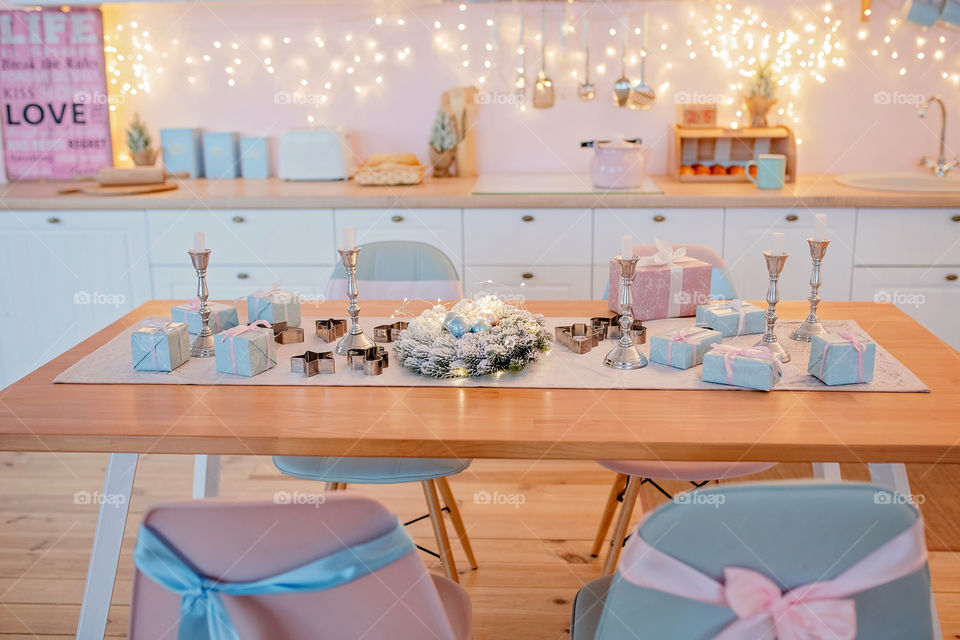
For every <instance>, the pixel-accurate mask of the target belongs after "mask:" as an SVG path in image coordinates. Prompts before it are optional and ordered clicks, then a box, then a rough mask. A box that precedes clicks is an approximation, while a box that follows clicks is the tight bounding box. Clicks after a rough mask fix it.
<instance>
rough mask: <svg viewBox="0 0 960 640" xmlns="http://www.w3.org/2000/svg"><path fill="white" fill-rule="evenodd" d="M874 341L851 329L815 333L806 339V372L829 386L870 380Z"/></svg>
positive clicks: (874, 356)
mask: <svg viewBox="0 0 960 640" xmlns="http://www.w3.org/2000/svg"><path fill="white" fill-rule="evenodd" d="M876 359H877V343H876V342H874V341H873V340H871V339H870V338H867V337H866V336H862V335H859V334H856V333H853V332H847V331H841V332H839V333H827V334H826V335H816V336H813V338H812V339H811V340H810V361H809V362H808V363H807V372H808V373H809V374H810V375H812V376H814V377H816V378H819V379H820V380H822V381H823V382H824V383H826V384H828V385H830V386H833V385H837V384H858V383H861V382H870V381H871V380H873V367H874V364H875V363H876Z"/></svg>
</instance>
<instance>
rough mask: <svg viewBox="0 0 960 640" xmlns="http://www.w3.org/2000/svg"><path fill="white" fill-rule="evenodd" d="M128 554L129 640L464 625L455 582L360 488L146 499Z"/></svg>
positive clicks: (388, 632)
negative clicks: (430, 565)
mask: <svg viewBox="0 0 960 640" xmlns="http://www.w3.org/2000/svg"><path fill="white" fill-rule="evenodd" d="M284 496H285V497H284ZM133 557H134V562H135V564H136V571H135V574H134V581H133V596H132V604H131V608H130V634H129V636H130V638H131V640H159V639H160V638H166V639H168V640H169V639H171V638H177V639H178V640H239V639H240V638H277V639H279V638H310V639H311V640H313V639H321V640H322V639H330V640H341V639H342V638H359V637H363V638H369V639H378V638H383V639H387V638H389V639H391V640H395V639H402V640H419V639H420V638H443V639H448V640H466V639H468V638H469V637H470V626H471V621H470V618H471V611H470V601H469V598H468V597H467V594H466V592H465V591H464V590H463V589H462V588H461V587H460V586H459V585H457V584H455V583H454V582H452V581H450V580H448V579H446V578H443V577H440V576H432V575H429V574H428V573H427V571H426V569H425V568H424V566H423V564H422V563H421V562H420V560H419V558H418V557H417V555H416V549H415V547H414V545H413V542H412V541H411V540H410V537H409V536H408V535H407V532H406V530H405V528H404V526H403V525H402V523H400V522H399V521H398V520H397V518H396V516H394V515H393V514H391V513H390V512H388V511H387V510H386V509H385V508H384V507H383V506H381V505H380V504H379V503H377V502H376V501H374V500H372V499H370V498H365V497H362V496H353V495H335V496H325V495H317V496H311V495H302V494H277V496H275V500H274V501H273V502H235V501H217V500H203V501H194V502H183V503H170V504H164V505H158V506H155V507H153V508H151V509H150V510H149V512H148V513H147V514H146V516H145V517H144V521H143V524H142V525H141V527H140V532H139V535H138V538H137V545H136V548H135V549H134V553H133Z"/></svg>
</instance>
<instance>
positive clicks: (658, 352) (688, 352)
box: [650, 327, 723, 369]
mask: <svg viewBox="0 0 960 640" xmlns="http://www.w3.org/2000/svg"><path fill="white" fill-rule="evenodd" d="M722 340H723V336H722V335H720V332H719V331H714V330H713V329H708V328H706V327H687V328H686V329H680V330H678V331H668V332H666V333H661V334H659V335H655V336H653V337H652V338H650V359H651V360H653V361H654V362H657V363H659V364H665V365H669V366H671V367H674V368H676V369H689V368H690V367H695V366H696V365H698V364H700V363H702V362H703V356H704V355H705V354H706V353H707V352H708V351H710V349H711V347H713V345H715V344H718V343H719V342H721V341H722Z"/></svg>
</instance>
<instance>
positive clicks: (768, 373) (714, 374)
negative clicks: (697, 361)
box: [702, 344, 783, 391]
mask: <svg viewBox="0 0 960 640" xmlns="http://www.w3.org/2000/svg"><path fill="white" fill-rule="evenodd" d="M782 377H783V365H782V364H780V361H779V360H777V358H776V356H774V355H773V354H772V353H770V350H769V349H767V348H766V347H748V348H745V349H744V348H740V347H734V346H733V345H728V344H718V345H715V346H714V347H713V349H711V350H710V351H708V352H707V354H706V355H705V356H703V372H702V379H703V381H704V382H716V383H718V384H726V385H731V386H734V387H746V388H748V389H757V390H759V391H770V390H771V389H773V387H774V385H776V384H777V381H779V380H780V378H782Z"/></svg>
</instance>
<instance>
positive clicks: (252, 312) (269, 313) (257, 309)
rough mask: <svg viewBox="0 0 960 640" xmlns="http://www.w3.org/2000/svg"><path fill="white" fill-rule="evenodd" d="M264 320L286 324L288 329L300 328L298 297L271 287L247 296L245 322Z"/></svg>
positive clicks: (275, 286) (276, 286) (276, 287)
mask: <svg viewBox="0 0 960 640" xmlns="http://www.w3.org/2000/svg"><path fill="white" fill-rule="evenodd" d="M257 320H266V321H267V322H271V323H273V322H286V323H287V326H288V327H299V326H300V296H298V295H297V294H295V293H293V292H291V291H284V290H283V289H281V288H279V286H278V285H273V286H272V287H270V288H269V289H265V290H263V291H254V292H253V293H251V294H250V295H249V296H247V322H255V321H257Z"/></svg>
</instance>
